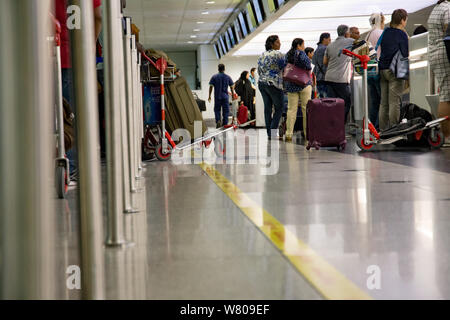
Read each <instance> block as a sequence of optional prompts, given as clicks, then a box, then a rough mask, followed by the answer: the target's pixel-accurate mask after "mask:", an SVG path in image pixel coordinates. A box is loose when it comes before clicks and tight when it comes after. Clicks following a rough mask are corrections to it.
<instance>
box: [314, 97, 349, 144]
mask: <svg viewBox="0 0 450 320" xmlns="http://www.w3.org/2000/svg"><path fill="white" fill-rule="evenodd" d="M344 118H345V103H344V100H343V99H335V98H325V99H313V100H309V101H308V105H307V107H306V120H307V125H306V136H307V137H306V138H307V140H308V145H307V146H306V149H307V150H309V149H311V148H312V147H313V148H316V149H317V150H319V149H320V147H337V148H338V150H344V149H345V146H346V144H347V141H346V140H345V122H344Z"/></svg>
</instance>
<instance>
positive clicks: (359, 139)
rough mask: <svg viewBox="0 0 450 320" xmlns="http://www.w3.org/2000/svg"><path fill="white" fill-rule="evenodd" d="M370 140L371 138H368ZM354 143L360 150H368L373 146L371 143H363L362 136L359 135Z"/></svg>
mask: <svg viewBox="0 0 450 320" xmlns="http://www.w3.org/2000/svg"><path fill="white" fill-rule="evenodd" d="M370 141H372V138H370ZM356 144H357V145H358V148H359V149H361V151H369V150H370V149H372V148H373V147H374V145H373V144H369V145H367V144H365V143H364V137H363V136H361V135H360V136H357V137H356Z"/></svg>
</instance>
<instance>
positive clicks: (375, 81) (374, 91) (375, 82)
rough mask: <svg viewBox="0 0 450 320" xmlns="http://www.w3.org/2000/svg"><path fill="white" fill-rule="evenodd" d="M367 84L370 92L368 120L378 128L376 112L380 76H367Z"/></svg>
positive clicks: (378, 104)
mask: <svg viewBox="0 0 450 320" xmlns="http://www.w3.org/2000/svg"><path fill="white" fill-rule="evenodd" d="M367 84H368V87H369V92H370V99H369V119H370V122H372V124H373V125H374V126H375V128H377V129H378V127H379V124H378V122H379V121H378V114H379V111H380V104H381V84H380V78H368V79H367Z"/></svg>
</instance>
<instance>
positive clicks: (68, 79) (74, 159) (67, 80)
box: [62, 69, 78, 173]
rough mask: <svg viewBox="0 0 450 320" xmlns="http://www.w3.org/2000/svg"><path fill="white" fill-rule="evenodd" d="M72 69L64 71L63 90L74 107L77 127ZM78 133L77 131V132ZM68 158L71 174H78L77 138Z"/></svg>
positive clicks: (64, 95) (65, 96)
mask: <svg viewBox="0 0 450 320" xmlns="http://www.w3.org/2000/svg"><path fill="white" fill-rule="evenodd" d="M72 74H73V73H72V69H62V90H63V97H64V99H66V100H67V102H68V103H69V104H70V106H71V107H72V112H73V114H74V115H75V120H74V122H73V125H74V126H76V121H77V112H76V109H75V103H74V99H73V77H72ZM75 132H76V130H75ZM66 153H67V158H68V159H69V164H70V173H73V172H76V170H77V168H78V153H77V144H76V137H75V144H74V145H73V147H72V149H70V150H69V151H67V152H66Z"/></svg>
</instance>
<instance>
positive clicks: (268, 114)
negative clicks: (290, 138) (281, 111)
mask: <svg viewBox="0 0 450 320" xmlns="http://www.w3.org/2000/svg"><path fill="white" fill-rule="evenodd" d="M267 87H268V86H267V85H266V84H263V83H260V84H259V91H260V92H261V96H262V98H263V102H264V120H265V123H266V130H267V135H268V136H269V137H270V125H271V123H272V104H273V103H272V98H271V96H270V94H269V92H268V90H267Z"/></svg>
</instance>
